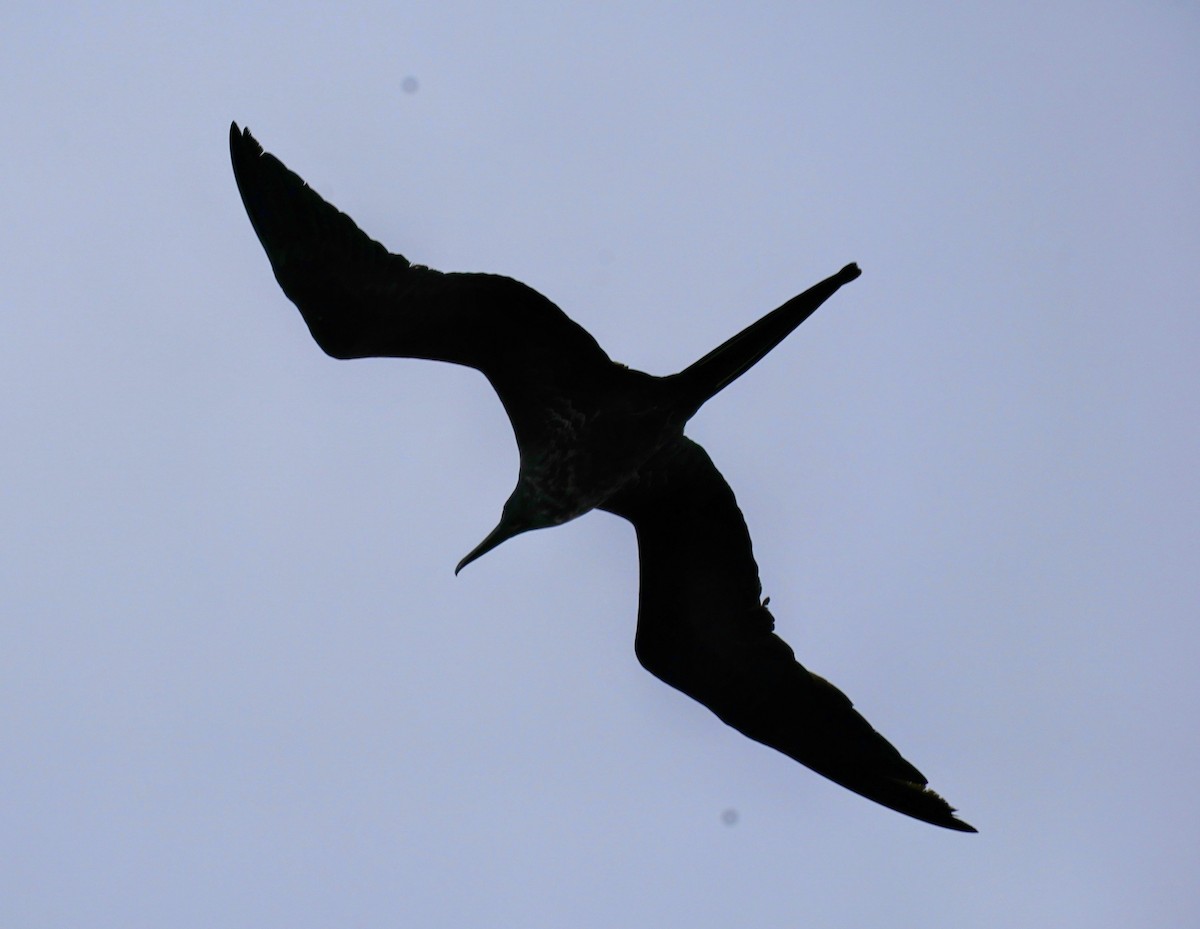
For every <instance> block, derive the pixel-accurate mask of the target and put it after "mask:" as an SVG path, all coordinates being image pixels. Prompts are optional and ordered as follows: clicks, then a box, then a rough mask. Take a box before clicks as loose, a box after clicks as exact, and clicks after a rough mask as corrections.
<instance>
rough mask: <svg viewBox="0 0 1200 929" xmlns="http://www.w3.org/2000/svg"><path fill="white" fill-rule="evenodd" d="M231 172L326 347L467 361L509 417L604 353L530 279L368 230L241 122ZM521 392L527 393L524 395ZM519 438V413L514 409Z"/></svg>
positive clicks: (279, 274)
mask: <svg viewBox="0 0 1200 929" xmlns="http://www.w3.org/2000/svg"><path fill="white" fill-rule="evenodd" d="M229 150H230V156H231V157H232V160H233V173H234V176H235V177H236V178H237V185H238V190H239V191H240V192H241V195H242V202H243V203H244V204H245V207H246V212H247V213H248V214H249V216H250V222H251V224H252V225H253V226H254V231H255V233H257V235H258V238H259V241H260V242H262V246H263V248H264V249H265V250H266V253H267V257H268V258H269V259H270V260H271V267H272V269H273V270H274V272H275V279H276V280H277V281H279V285H280V287H282V288H283V292H284V293H285V294H287V296H288V298H289V299H290V300H291V301H292V302H293V303H295V304H296V306H297V307H299V309H300V312H301V314H302V315H303V316H304V320H305V322H306V323H308V328H309V330H310V331H311V332H312V335H313V338H314V339H316V341H317V344H318V345H320V346H321V348H322V349H324V350H325V351H326V352H327V353H328V354H330V355H332V356H334V357H335V358H365V357H380V356H387V357H397V358H429V359H433V360H436V361H449V362H454V363H456V364H463V365H469V366H470V367H473V368H478V369H479V370H480V371H482V372H483V373H484V374H485V375H486V376H487V377H488V379H489V380H490V381H491V382H492V386H493V387H495V388H496V391H497V393H499V394H500V399H501V400H502V401H503V402H504V405H505V408H506V409H508V411H509V415H510V417H511V416H512V414H513V412H514V409H516V410H518V415H520V412H519V411H520V410H522V409H523V410H526V411H538V412H540V409H541V404H540V403H538V402H536V397H533V398H531V397H530V393H531V392H532V393H533V394H544V393H546V392H547V391H550V392H558V393H565V392H566V391H565V390H561V389H559V388H569V387H571V386H572V385H575V384H578V383H579V382H580V381H581V380H586V379H587V378H594V377H596V376H598V375H600V374H601V373H602V372H603V371H604V370H606V369H607V368H608V367H611V365H612V362H611V361H610V359H609V358H608V356H607V355H606V354H605V353H604V351H603V350H602V349H601V348H600V346H599V345H598V344H597V343H596V340H595V339H593V338H592V337H591V335H589V334H588V333H587V331H586V330H585V329H583V327H582V326H580V325H578V324H577V323H575V322H573V321H572V320H571V319H569V318H568V317H567V315H566V314H565V313H563V312H562V310H560V309H559V308H558V307H557V306H555V305H554V304H553V303H551V302H550V301H549V300H547V299H546V298H545V297H543V296H542V295H541V294H539V293H538V292H537V291H535V290H533V289H532V288H531V287H527V286H526V285H524V284H522V283H520V282H519V281H514V280H512V279H511V278H507V277H501V276H499V275H494V274H443V273H442V272H440V271H434V270H432V269H430V268H426V267H423V266H421V265H414V264H410V263H409V262H408V261H407V260H406V259H405V258H403V257H402V256H400V255H393V254H390V253H389V252H388V251H387V249H385V248H384V247H383V246H382V245H380V244H379V243H378V242H376V241H375V240H373V239H371V238H370V237H369V236H367V235H366V234H365V233H363V232H362V230H360V229H359V228H358V226H356V225H355V224H354V221H353V220H352V219H350V217H349V216H347V215H346V214H345V213H342V212H340V211H339V210H337V209H336V208H335V207H333V206H331V205H330V204H328V203H326V202H325V201H324V200H323V199H322V198H321V197H320V195H319V194H318V193H317V192H316V191H315V190H313V189H312V188H311V187H309V186H308V185H307V184H306V183H305V182H304V181H303V180H302V179H301V178H300V177H299V176H297V175H296V174H294V173H293V172H292V171H290V170H288V168H287V167H286V166H285V165H284V164H283V162H281V161H280V160H279V159H278V158H276V157H275V156H274V155H271V154H268V153H266V152H264V151H263V149H262V146H261V145H259V144H258V142H257V141H256V140H255V138H254V137H253V136H252V135H251V134H250V130H248V129H246V130H241V131H239V129H238V126H237V124H236V123H234V124H233V125H231V126H230V129H229ZM531 399H532V400H533V402H530V401H531ZM513 424H514V426H515V427H518V438H520V434H521V429H520V426H521V424H520V423H518V422H517V421H516V420H515V419H514V423H513Z"/></svg>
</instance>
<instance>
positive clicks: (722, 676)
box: [229, 123, 975, 832]
mask: <svg viewBox="0 0 1200 929" xmlns="http://www.w3.org/2000/svg"><path fill="white" fill-rule="evenodd" d="M229 148H230V154H231V156H232V158H233V173H234V176H235V177H236V178H237V185H238V190H239V191H240V192H241V195H242V202H243V203H244V204H245V207H246V212H247V213H248V214H249V215H250V222H251V224H252V225H253V226H254V231H255V233H256V234H257V235H258V238H259V241H260V242H261V243H262V246H263V248H264V249H266V252H267V257H268V258H269V259H270V261H271V268H272V269H273V270H274V272H275V279H276V280H277V281H278V282H279V285H280V286H281V287H282V288H283V292H284V293H285V294H286V295H287V296H288V298H289V299H290V300H291V301H292V302H293V303H294V304H296V306H297V307H299V309H300V313H301V315H302V316H303V317H304V321H305V322H306V323H307V324H308V328H309V331H310V332H311V333H312V336H313V338H314V339H315V340H316V342H317V344H318V345H319V346H320V347H321V348H322V349H323V350H324V351H325V352H326V353H327V354H329V355H331V356H332V357H334V358H366V357H391V358H427V359H433V360H437V361H449V362H454V363H455V364H461V365H467V366H469V367H472V368H477V369H478V370H480V371H482V372H483V374H484V376H486V377H487V379H488V380H489V381H490V382H491V385H492V387H493V388H495V390H496V393H497V394H499V396H500V400H501V402H502V403H503V405H504V409H505V411H506V412H507V413H508V416H509V419H511V420H512V426H513V432H514V433H515V435H516V440H517V446H518V448H519V450H520V473H519V475H518V478H517V486H516V488H515V489H514V490H513V492H512V494H511V495H510V496H509V498H508V501H507V502H506V503H505V504H504V509H503V512H502V514H501V516H500V523H499V525H497V526H496V528H495V529H494V530H492V532H491V533H490V534H489V535H488V536H487V538H485V539H484V540H483V541H482V542H480V543H479V545H477V546H476V547H475V548H474V549H473V550H472V551H471V552H470V553H469V554H468V555H467V556H466V557H465V558H463V560H462V561H460V562H459V564H458V567H457V568H456V569H455V573H458V571H460V570H462V568H463V567H464V566H465V565H467V564H468V563H469V562H471V561H473V560H474V559H476V558H478V557H479V556H480V555H482V554H484V553H485V552H487V551H489V550H491V549H493V548H495V547H496V546H497V545H499V544H500V543H501V542H504V541H505V540H506V539H510V538H512V537H513V536H515V535H517V534H518V533H522V532H526V531H528V530H530V529H541V528H544V527H547V526H557V525H559V524H561V523H565V522H567V521H568V520H571V519H574V518H575V517H577V516H582V515H583V514H584V513H586V512H588V511H589V510H592V509H601V510H607V511H608V512H610V513H615V514H617V515H618V516H623V517H624V518H625V519H627V520H629V521H630V522H631V523H632V524H633V526H634V529H635V530H636V532H637V540H638V560H639V564H640V569H641V588H640V594H639V604H638V620H637V634H636V638H635V642H634V650H635V652H636V654H637V657H638V660H639V661H640V662H641V663H642V665H643V667H645V668H646V670H648V671H649V672H650V673H651V674H653V675H655V676H656V677H658V678H659V679H661V680H662V681H664V682H665V683H667V684H669V685H670V686H671V687H674V688H676V689H678V690H681V691H683V693H685V694H687V695H688V696H690V697H692V698H693V699H695V700H698V701H699V702H700V703H702V704H704V705H705V706H706V707H708V708H709V709H710V710H712V711H713V712H714V713H716V714H717V716H719V717H720V718H721V719H722V720H724V721H725V722H726V723H728V724H729V725H730V726H733V727H734V728H735V729H737V730H738V731H739V732H742V733H744V734H745V735H747V736H749V737H750V738H752V739H754V740H756V741H758V742H762V743H763V744H765V745H769V746H771V747H772V748H775V749H778V750H779V751H781V752H783V753H784V754H786V755H788V756H790V757H792V758H794V759H795V760H797V761H799V762H800V763H801V764H804V765H807V766H808V767H810V768H812V769H813V770H814V771H816V772H817V773H819V774H823V775H824V776H825V777H827V778H829V779H830V780H833V781H835V782H837V783H838V784H841V785H842V786H843V787H847V788H849V789H850V790H853V791H855V792H856V793H859V794H862V795H863V796H864V797H868V798H870V799H871V800H874V801H876V802H877V803H881V804H883V805H884V806H888V807H891V808H892V809H894V810H898V811H899V812H901V813H906V814H907V815H909V816H913V817H915V818H917V819H920V820H924V821H925V822H928V823H933V824H934V825H937V826H944V827H945V828H947V829H956V830H958V831H960V832H974V831H975V829H974V828H972V827H971V826H969V825H967V823H965V822H963V821H962V820H960V819H957V818H956V817H955V816H954V809H953V808H952V807H951V806H950V805H949V804H947V803H946V801H945V800H943V799H942V798H941V797H940V796H938V795H937V794H936V793H934V792H933V791H932V790H930V789H929V788H928V786H926V785H927V781H926V778H925V776H924V775H923V774H922V773H921V772H920V771H918V770H917V769H916V768H915V767H913V765H911V764H909V762H907V761H906V760H905V759H904V758H903V757H901V755H900V753H899V752H898V751H896V749H895V748H894V747H893V746H892V745H891V743H890V742H888V741H887V740H886V739H885V738H883V736H881V735H880V734H879V733H878V732H876V731H875V730H874V729H873V728H871V725H870V724H869V723H868V722H867V721H866V720H865V719H863V717H862V716H860V715H859V714H858V713H857V712H856V711H855V710H854V708H853V706H852V705H851V703H850V700H849V699H848V698H847V697H846V695H845V694H843V693H842V692H841V691H840V690H838V689H837V688H836V687H834V686H833V685H832V684H830V683H829V682H828V681H826V680H825V679H824V678H821V677H818V676H817V675H815V674H813V673H812V672H810V671H808V670H807V669H806V668H804V667H803V666H802V665H800V663H799V662H797V661H796V659H795V655H794V654H793V652H792V649H791V648H790V647H789V646H788V645H787V643H786V642H784V641H783V640H782V639H781V638H779V637H778V636H777V635H775V633H774V628H775V621H774V619H773V617H772V616H771V613H770V611H769V610H768V609H767V601H766V600H761V599H760V598H761V596H762V585H761V584H760V583H759V578H758V566H757V564H755V561H754V554H753V551H752V549H751V545H750V535H749V532H748V531H747V529H746V522H745V520H744V519H743V518H742V513H741V511H740V510H739V509H738V505H737V501H736V500H734V497H733V491H731V490H730V489H729V485H728V484H727V483H726V482H725V479H724V478H723V477H722V476H721V474H720V472H719V471H718V470H717V469H716V467H715V466H714V465H713V463H712V461H711V460H710V459H709V457H708V455H707V454H706V453H705V451H704V449H702V448H701V447H700V446H699V445H697V444H696V443H695V442H693V441H691V440H690V439H688V438H686V437H685V436H684V434H683V427H684V424H685V423H686V422H687V421H688V419H690V418H691V417H692V415H693V414H694V413H695V412H696V411H697V410H698V409H700V407H701V405H702V404H703V403H704V402H705V401H706V400H708V398H709V397H711V396H713V395H714V394H715V393H717V392H718V391H719V390H721V389H722V388H724V387H725V386H726V385H728V384H729V383H731V382H732V381H734V380H735V379H736V378H738V377H740V376H741V375H742V374H743V373H745V372H746V370H747V369H749V368H750V367H751V366H752V365H754V364H755V362H757V361H758V360H759V359H760V358H762V357H763V356H764V355H766V354H767V352H769V351H770V350H771V349H772V348H774V347H775V346H776V345H777V344H778V343H779V342H780V341H781V340H782V339H783V338H784V337H785V336H786V335H787V334H788V333H789V332H791V331H792V330H793V329H795V328H796V327H797V326H798V325H800V323H802V322H803V321H804V320H805V319H807V318H808V317H809V315H811V314H812V313H813V312H814V311H815V310H816V309H817V307H819V306H820V305H821V304H822V303H824V302H825V301H826V300H827V299H829V297H831V296H833V294H834V293H835V292H836V291H837V290H838V288H840V287H841V286H842V285H843V284H846V283H849V282H850V281H852V280H854V279H855V278H857V277H858V276H859V273H860V272H859V269H858V266H857V265H854V264H849V265H846V267H844V268H842V269H841V270H840V271H838V272H837V274H834V275H833V276H831V277H828V278H826V279H825V280H823V281H821V282H820V283H819V284H816V285H814V286H813V287H810V288H809V289H808V290H806V291H805V292H804V293H802V294H800V295H799V296H798V297H794V298H793V299H791V300H789V301H788V302H787V303H785V304H783V306H781V307H779V308H778V309H777V310H775V311H773V312H771V313H768V314H767V315H766V316H764V317H763V318H762V319H760V320H759V321H758V322H756V323H754V324H753V325H751V326H749V327H747V328H746V329H744V330H743V331H742V332H739V333H738V334H737V335H735V336H734V337H733V338H732V339H730V340H729V341H727V342H725V343H724V344H723V345H720V346H718V347H717V348H716V349H714V350H713V351H711V352H709V353H708V354H707V355H705V356H704V357H703V358H701V359H700V360H699V361H697V362H696V363H695V364H693V365H691V366H689V367H688V368H686V369H684V370H683V371H681V372H679V373H678V374H674V375H671V376H669V377H654V376H652V375H649V374H644V373H642V372H641V371H634V370H631V369H629V368H627V367H626V366H624V365H621V364H618V363H616V362H614V361H612V360H611V359H610V358H609V357H608V355H606V354H605V353H604V351H603V349H601V348H600V346H599V345H598V344H597V343H596V340H595V339H593V338H592V337H591V336H590V335H589V334H588V333H587V332H586V331H584V329H583V328H582V327H581V326H579V325H578V324H577V323H575V322H573V321H572V320H570V319H569V318H568V317H567V316H566V314H565V313H563V312H562V310H560V309H559V308H558V307H557V306H555V305H554V304H553V303H551V302H550V301H549V300H547V299H546V298H545V297H543V296H542V295H541V294H540V293H538V292H537V291H535V290H533V289H532V288H530V287H528V286H526V285H525V284H522V283H520V282H519V281H515V280H513V279H512V278H508V277H501V276H499V275H494V274H444V273H442V272H440V271H434V270H432V269H430V268H427V267H424V266H422V265H416V264H411V263H409V261H408V260H407V259H405V258H403V257H401V256H400V255H393V254H391V253H389V252H388V251H387V249H385V248H384V247H383V246H382V245H380V244H379V243H378V242H376V241H374V240H373V239H371V238H370V237H368V236H367V235H366V234H364V233H363V232H362V231H361V230H360V229H359V228H358V226H356V225H355V224H354V221H353V220H351V219H350V217H349V216H347V215H346V214H345V213H342V212H339V211H338V210H337V209H336V208H335V207H333V206H331V205H330V204H328V203H326V202H325V200H323V199H322V198H321V197H320V195H318V194H317V193H316V191H314V190H313V189H312V188H311V187H309V186H308V185H307V184H306V183H305V182H304V181H303V180H301V178H300V177H298V176H297V175H296V174H294V173H293V172H292V171H290V170H288V168H287V167H286V166H284V164H283V163H282V162H281V161H280V160H279V159H278V158H276V157H274V156H273V155H270V154H267V153H266V152H264V151H263V148H262V146H261V145H259V144H258V142H257V141H256V140H255V139H254V137H253V136H252V135H251V134H250V131H249V130H248V129H247V130H239V129H238V127H237V124H236V123H234V124H233V125H231V126H230V130H229Z"/></svg>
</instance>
